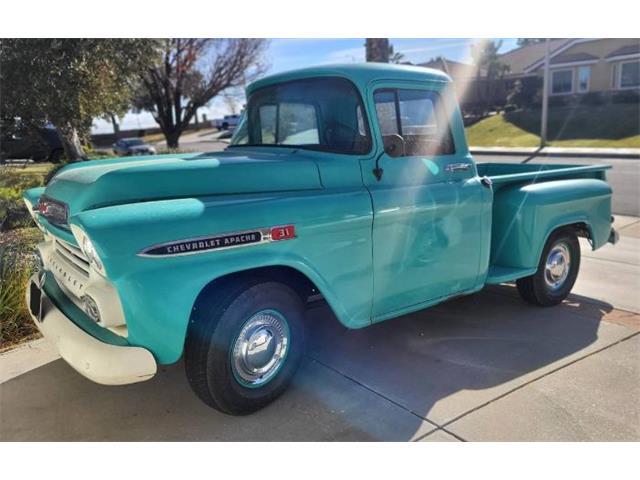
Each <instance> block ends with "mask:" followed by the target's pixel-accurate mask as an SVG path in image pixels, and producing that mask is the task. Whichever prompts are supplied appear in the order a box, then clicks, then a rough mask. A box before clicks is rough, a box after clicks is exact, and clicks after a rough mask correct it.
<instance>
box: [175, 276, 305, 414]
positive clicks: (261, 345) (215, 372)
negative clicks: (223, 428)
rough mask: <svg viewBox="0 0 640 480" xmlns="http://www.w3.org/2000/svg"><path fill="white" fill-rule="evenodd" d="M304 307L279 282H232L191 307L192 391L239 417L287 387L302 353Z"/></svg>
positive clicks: (188, 357) (188, 347)
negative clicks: (192, 310) (192, 312)
mask: <svg viewBox="0 0 640 480" xmlns="http://www.w3.org/2000/svg"><path fill="white" fill-rule="evenodd" d="M303 317H304V303H303V302H302V299H301V298H300V296H299V295H298V294H297V293H296V292H295V291H294V290H293V289H291V288H290V287H288V286H287V285H284V284H282V283H278V282H273V281H264V280H262V281H261V280H260V279H253V280H244V281H236V282H233V283H230V284H228V285H225V286H223V287H221V288H220V289H216V290H215V291H214V292H212V294H211V298H207V299H205V300H204V301H203V302H201V305H199V306H198V307H196V311H195V312H194V316H193V319H192V321H191V323H190V325H189V332H188V336H187V342H186V345H185V368H186V373H187V378H188V380H189V383H190V384H191V387H192V389H193V390H194V392H195V393H196V394H197V395H198V397H200V399H201V400H202V401H203V402H205V403H206V404H207V405H209V406H211V407H213V408H216V409H218V410H220V411H222V412H224V413H228V414H232V415H243V414H247V413H251V412H254V411H256V410H259V409H260V408H262V407H264V406H266V405H267V404H269V403H270V402H272V401H273V400H275V399H276V398H277V397H278V396H279V395H280V394H281V393H282V392H284V390H285V389H286V388H287V386H288V384H289V382H290V381H291V378H292V377H293V375H294V373H295V371H296V369H297V367H298V364H299V363H300V358H301V357H302V354H303V351H304V323H303Z"/></svg>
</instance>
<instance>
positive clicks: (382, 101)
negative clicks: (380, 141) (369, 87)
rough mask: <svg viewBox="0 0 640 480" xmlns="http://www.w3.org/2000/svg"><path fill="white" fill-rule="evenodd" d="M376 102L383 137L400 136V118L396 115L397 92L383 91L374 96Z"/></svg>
mask: <svg viewBox="0 0 640 480" xmlns="http://www.w3.org/2000/svg"><path fill="white" fill-rule="evenodd" d="M374 98H375V102H376V116H377V117H378V125H379V126H380V132H381V133H382V136H383V137H386V136H388V135H394V134H395V135H399V134H400V130H399V129H398V117H397V115H396V92H395V90H382V91H378V92H376V93H375V95H374Z"/></svg>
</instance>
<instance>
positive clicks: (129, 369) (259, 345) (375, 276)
mask: <svg viewBox="0 0 640 480" xmlns="http://www.w3.org/2000/svg"><path fill="white" fill-rule="evenodd" d="M452 92H453V89H452V88H450V80H449V77H447V76H446V75H445V74H442V73H440V72H437V71H434V70H427V69H422V68H417V67H408V66H390V65H378V64H366V65H348V66H325V67H319V68H311V69H305V70H300V71H295V72H289V73H286V74H279V75H275V76H271V77H268V78H264V79H262V80H259V81H257V82H255V83H253V84H252V85H250V86H249V87H248V90H247V94H248V98H249V101H248V106H247V112H246V117H245V120H243V123H242V125H241V127H240V128H239V129H238V130H237V131H236V133H235V135H234V137H233V139H232V141H231V144H230V146H229V148H228V149H227V150H226V151H225V152H216V153H208V154H182V155H176V156H175V158H165V159H164V160H163V161H162V162H158V161H151V160H152V159H151V157H142V158H140V159H139V160H138V161H136V162H133V163H130V162H121V161H119V160H111V161H110V160H104V161H100V162H99V163H97V162H86V163H83V164H73V165H69V166H66V167H65V168H63V169H62V170H60V171H59V172H58V173H57V174H56V176H55V177H54V181H52V182H51V183H49V185H48V186H47V187H46V188H36V189H31V190H28V191H27V192H26V193H25V195H24V199H25V202H26V204H27V206H28V208H29V210H30V211H31V212H32V214H33V217H34V219H35V221H36V222H37V223H38V225H39V226H40V228H41V229H42V230H43V231H44V232H45V240H44V242H42V243H41V244H40V245H39V246H38V250H39V254H40V257H41V259H42V269H41V270H40V272H39V273H36V274H34V276H33V277H32V279H31V282H30V286H29V287H28V289H27V302H28V305H29V306H30V309H31V313H32V316H33V319H34V321H35V323H36V325H37V326H38V328H39V329H40V331H41V332H42V333H43V334H44V336H45V337H47V338H49V339H51V340H52V341H53V342H55V343H56V344H57V348H58V350H59V352H60V355H61V356H62V358H64V359H65V360H66V361H67V362H69V363H70V364H71V365H72V366H73V367H74V368H75V369H76V370H77V371H78V372H80V373H81V374H82V375H85V376H86V377H88V378H90V379H92V380H94V381H96V382H98V383H103V384H112V385H113V384H127V383H133V382H140V381H143V380H147V379H149V378H151V377H153V376H154V375H155V374H156V371H157V366H158V365H164V364H171V363H174V362H177V361H178V360H179V359H180V358H184V364H185V369H186V375H187V378H188V380H189V382H190V384H191V386H192V388H193V390H194V391H195V393H196V394H197V395H198V396H199V397H200V398H201V399H202V400H203V401H204V402H205V403H206V404H207V405H209V406H211V407H214V408H217V409H219V410H221V411H223V412H226V413H229V414H246V413H249V412H253V411H255V410H257V409H259V408H261V407H264V406H265V405H267V404H268V403H269V402H271V401H273V400H274V399H275V398H276V397H277V396H278V395H280V394H281V393H282V392H283V391H284V390H285V389H286V387H287V385H288V384H289V382H290V380H291V378H292V377H293V375H294V373H295V371H296V368H297V366H298V363H299V362H300V359H301V357H302V354H303V352H304V348H305V330H306V329H307V322H308V320H307V319H306V318H305V306H306V304H307V301H308V299H309V298H310V297H317V295H318V294H320V295H321V296H322V297H323V298H324V299H325V300H326V302H327V304H328V305H329V307H330V308H331V309H332V311H333V313H334V314H335V317H336V318H337V321H339V322H340V323H341V324H342V325H344V326H345V327H347V328H363V327H367V326H369V325H372V324H375V323H378V322H381V321H386V320H390V319H393V318H396V317H399V316H401V315H404V314H407V313H410V312H414V311H416V310H420V309H423V308H426V307H430V306H432V305H436V304H438V303H441V302H444V301H446V300H447V299H450V298H454V297H458V296H460V295H468V294H471V293H474V292H477V291H479V290H481V289H482V288H483V287H484V286H485V285H491V284H498V283H503V282H515V283H516V284H517V288H518V291H519V292H520V294H521V295H522V298H523V299H524V300H525V301H526V302H529V303H530V304H533V305H537V306H543V307H549V306H552V305H556V304H558V303H560V302H562V301H563V300H564V299H565V298H566V297H567V295H568V294H569V292H570V291H571V289H572V287H573V285H574V282H575V281H576V277H577V275H578V270H579V267H580V245H579V243H578V237H586V238H587V239H588V240H589V242H590V244H591V247H592V248H593V249H597V248H600V247H602V246H603V245H605V244H606V243H607V242H611V243H615V242H616V241H617V234H616V231H615V230H614V229H613V228H612V221H613V218H612V216H611V195H612V191H611V188H610V187H609V185H608V184H607V182H606V170H607V168H609V167H607V166H573V165H556V164H548V165H547V164H545V165H537V164H530V163H527V164H502V163H495V164H494V163H475V162H474V160H473V158H472V157H471V155H470V154H469V148H468V146H467V143H466V140H465V133H464V127H463V122H462V117H461V115H460V111H459V109H458V106H457V104H456V100H455V96H454V94H453V93H452ZM146 160H149V161H146ZM324 321H333V320H332V319H331V318H327V319H325V320H324Z"/></svg>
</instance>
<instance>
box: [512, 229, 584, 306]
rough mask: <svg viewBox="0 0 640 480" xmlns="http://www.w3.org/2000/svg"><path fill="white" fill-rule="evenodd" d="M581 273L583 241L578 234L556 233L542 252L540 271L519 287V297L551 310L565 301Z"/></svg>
mask: <svg viewBox="0 0 640 480" xmlns="http://www.w3.org/2000/svg"><path fill="white" fill-rule="evenodd" d="M579 270H580V242H578V237H577V235H576V234H575V232H573V231H571V230H558V231H557V232H554V233H553V234H552V235H551V236H550V237H549V239H548V240H547V243H546V244H545V246H544V249H543V251H542V256H541V258H540V262H539V263H538V270H537V271H536V273H535V274H533V275H531V276H530V277H525V278H521V279H519V280H518V281H517V282H516V284H517V286H518V292H519V293H520V296H521V297H522V298H523V299H524V300H525V301H527V302H528V303H532V304H534V305H539V306H542V307H549V306H552V305H557V304H559V303H560V302H562V301H563V300H564V299H565V298H567V296H568V295H569V292H571V289H572V288H573V285H574V284H575V282H576V278H577V277H578V271H579Z"/></svg>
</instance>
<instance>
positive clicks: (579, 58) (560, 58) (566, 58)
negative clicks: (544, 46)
mask: <svg viewBox="0 0 640 480" xmlns="http://www.w3.org/2000/svg"><path fill="white" fill-rule="evenodd" d="M597 59H598V57H597V56H596V55H591V54H590V53H565V54H561V55H557V56H555V57H553V58H552V59H551V61H550V62H549V63H550V64H551V65H558V64H561V63H572V62H585V61H589V60H597Z"/></svg>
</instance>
